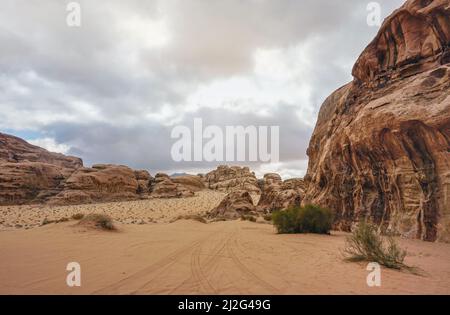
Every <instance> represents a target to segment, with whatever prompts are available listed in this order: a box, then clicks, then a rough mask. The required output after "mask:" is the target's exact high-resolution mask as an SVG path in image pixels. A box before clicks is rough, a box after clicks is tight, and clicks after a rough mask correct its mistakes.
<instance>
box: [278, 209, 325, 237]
mask: <svg viewBox="0 0 450 315" xmlns="http://www.w3.org/2000/svg"><path fill="white" fill-rule="evenodd" d="M272 220H273V224H274V225H275V227H276V228H277V231H278V233H280V234H295V233H317V234H329V233H330V230H331V227H332V224H333V214H332V212H331V211H330V210H329V209H326V208H321V207H319V206H314V205H307V206H305V207H293V208H290V209H287V210H284V211H277V212H274V213H273V214H272Z"/></svg>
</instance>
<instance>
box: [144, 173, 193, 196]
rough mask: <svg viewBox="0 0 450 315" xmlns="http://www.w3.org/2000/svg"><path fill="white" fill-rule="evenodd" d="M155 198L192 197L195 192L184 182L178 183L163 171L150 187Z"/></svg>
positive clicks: (157, 175)
mask: <svg viewBox="0 0 450 315" xmlns="http://www.w3.org/2000/svg"><path fill="white" fill-rule="evenodd" d="M150 190H151V194H150V196H151V197H153V198H183V197H192V196H194V192H193V191H192V190H190V189H188V188H187V187H185V186H183V185H182V184H177V183H175V182H173V181H172V179H171V178H170V177H169V176H168V175H167V174H163V173H158V174H156V176H155V179H154V181H153V182H152V185H151V187H150Z"/></svg>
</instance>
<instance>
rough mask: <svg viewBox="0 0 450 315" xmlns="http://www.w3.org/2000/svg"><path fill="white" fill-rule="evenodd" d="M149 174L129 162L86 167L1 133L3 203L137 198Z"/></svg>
mask: <svg viewBox="0 0 450 315" xmlns="http://www.w3.org/2000/svg"><path fill="white" fill-rule="evenodd" d="M150 178H151V177H150V174H148V172H147V171H133V170H132V169H130V168H128V167H126V166H118V165H94V166H93V167H92V168H85V167H83V162H82V160H81V159H79V158H76V157H69V156H65V155H63V154H58V153H51V152H48V151H47V150H45V149H42V148H39V147H36V146H33V145H31V144H29V143H27V142H26V141H24V140H22V139H19V138H17V137H14V136H9V135H5V134H0V204H23V203H43V202H48V203H52V204H78V203H89V202H104V201H114V200H129V199H138V198H140V197H142V196H144V195H146V194H148V192H149V182H150Z"/></svg>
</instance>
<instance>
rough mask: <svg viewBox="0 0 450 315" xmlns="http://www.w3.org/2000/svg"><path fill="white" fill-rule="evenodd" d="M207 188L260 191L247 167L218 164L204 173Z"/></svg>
mask: <svg viewBox="0 0 450 315" xmlns="http://www.w3.org/2000/svg"><path fill="white" fill-rule="evenodd" d="M204 181H205V184H206V186H207V188H209V189H212V190H218V191H223V192H232V191H235V190H245V191H248V192H250V193H257V194H259V193H261V190H260V189H259V186H258V180H257V179H256V176H255V174H254V173H252V172H250V169H249V168H248V167H238V166H233V167H229V166H219V167H218V168H217V169H216V170H214V171H212V172H210V173H208V174H206V175H205V178H204Z"/></svg>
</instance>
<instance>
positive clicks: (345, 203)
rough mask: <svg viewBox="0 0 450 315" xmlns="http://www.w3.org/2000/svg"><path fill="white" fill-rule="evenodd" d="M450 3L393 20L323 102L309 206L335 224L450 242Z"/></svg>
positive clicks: (442, 0) (425, 5) (440, 0)
mask: <svg viewBox="0 0 450 315" xmlns="http://www.w3.org/2000/svg"><path fill="white" fill-rule="evenodd" d="M449 62H450V1H449V0H434V1H422V0H409V1H407V2H406V3H405V4H404V5H403V6H402V7H401V8H400V9H398V10H397V11H395V12H394V13H393V14H392V15H391V16H390V17H388V18H387V19H386V20H385V21H384V23H383V25H382V27H381V29H380V31H379V33H378V35H377V36H376V37H375V39H374V40H373V41H372V42H371V43H370V45H369V46H368V47H367V48H366V49H365V50H364V52H363V53H362V54H361V56H360V58H359V59H358V61H357V62H356V64H355V66H354V69H353V76H354V80H353V82H351V83H349V84H347V85H345V86H344V87H342V88H340V89H338V90H337V91H336V92H334V93H333V94H332V95H331V96H330V97H329V98H328V99H327V100H326V101H325V103H324V104H323V105H322V108H321V111H320V114H319V119H318V122H317V125H316V128H315V131H314V134H313V136H312V139H311V142H310V145H309V149H308V155H309V161H310V162H309V167H308V173H307V176H306V182H307V189H306V196H305V199H304V200H303V203H315V204H320V205H323V206H327V207H329V208H332V209H333V210H334V212H335V213H336V221H335V227H336V228H339V229H342V230H345V231H350V230H351V229H352V227H353V226H354V225H355V223H357V222H358V221H359V220H362V219H366V218H367V219H370V220H371V221H372V222H374V223H375V224H377V225H378V226H379V227H380V229H381V230H384V231H392V232H395V233H398V234H400V235H403V236H406V237H411V238H419V239H422V240H427V241H436V240H441V241H450V65H449Z"/></svg>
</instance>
